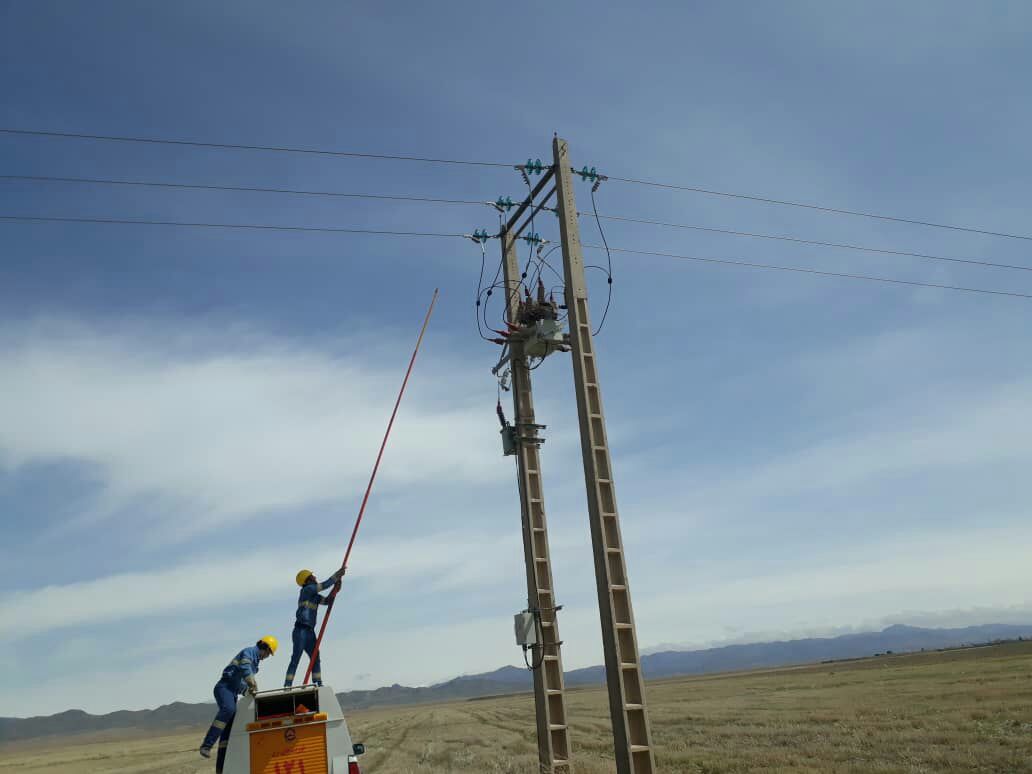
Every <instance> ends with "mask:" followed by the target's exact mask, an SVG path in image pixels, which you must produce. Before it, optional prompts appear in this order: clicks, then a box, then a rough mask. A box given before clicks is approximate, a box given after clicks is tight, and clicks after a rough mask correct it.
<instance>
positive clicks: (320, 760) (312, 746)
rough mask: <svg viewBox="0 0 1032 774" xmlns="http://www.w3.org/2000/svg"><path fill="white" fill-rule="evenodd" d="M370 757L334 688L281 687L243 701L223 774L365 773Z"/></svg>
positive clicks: (237, 713) (236, 718)
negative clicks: (365, 757)
mask: <svg viewBox="0 0 1032 774" xmlns="http://www.w3.org/2000/svg"><path fill="white" fill-rule="evenodd" d="M364 752H365V746H364V745H361V744H353V743H352V741H351V734H350V732H349V731H348V724H347V722H346V721H345V720H344V713H343V712H342V711H341V708H340V702H338V701H337V696H336V695H335V694H334V693H333V689H332V688H330V687H328V686H321V687H316V686H314V685H305V686H301V687H296V688H277V689H275V690H272V691H259V692H258V694H257V695H256V696H246V695H245V696H243V697H241V699H240V701H239V703H238V704H237V711H236V717H235V718H234V719H233V731H232V732H231V733H230V736H229V745H228V746H227V748H226V758H225V761H224V763H223V768H222V774H361V770H360V769H359V766H358V756H359V755H362V754H363V753H364Z"/></svg>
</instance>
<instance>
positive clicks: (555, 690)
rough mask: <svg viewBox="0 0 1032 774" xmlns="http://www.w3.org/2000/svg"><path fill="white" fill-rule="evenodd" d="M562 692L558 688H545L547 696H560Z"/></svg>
mask: <svg viewBox="0 0 1032 774" xmlns="http://www.w3.org/2000/svg"><path fill="white" fill-rule="evenodd" d="M561 693H562V691H560V690H559V689H558V688H547V689H545V695H546V696H558V695H559V694H561Z"/></svg>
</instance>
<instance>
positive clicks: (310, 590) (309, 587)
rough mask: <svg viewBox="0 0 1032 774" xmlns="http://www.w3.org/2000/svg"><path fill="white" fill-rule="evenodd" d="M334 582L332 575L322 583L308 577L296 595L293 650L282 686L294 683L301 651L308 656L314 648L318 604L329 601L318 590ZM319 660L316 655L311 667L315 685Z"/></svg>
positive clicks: (319, 674)
mask: <svg viewBox="0 0 1032 774" xmlns="http://www.w3.org/2000/svg"><path fill="white" fill-rule="evenodd" d="M336 582H337V581H336V580H335V579H334V578H332V577H331V578H328V579H327V580H324V581H323V582H322V583H315V582H314V581H313V580H311V579H309V581H308V582H307V583H305V585H304V586H302V587H301V593H300V594H298V596H297V615H296V616H295V618H296V620H295V622H294V632H293V635H292V637H291V639H292V640H293V641H294V650H293V652H292V653H291V654H290V663H289V664H288V665H287V676H286V678H285V679H284V680H283V687H284V688H289V687H290V686H292V685H293V684H294V672H295V671H296V670H297V664H298V662H299V661H300V660H301V653H302V651H303V652H305V653H307V654H308V658H311V657H312V651H313V650H315V620H316V616H317V613H318V610H319V605H328V604H329V603H330V601H329V599H328V598H327V597H324V596H321V595H320V594H319V592H320V591H325V590H326V589H328V588H329V587H330V586H332V585H333V584H334V583H336ZM321 662H322V657H321V656H319V655H317V656H316V658H315V666H313V667H312V682H313V683H314V684H315V685H322V663H321Z"/></svg>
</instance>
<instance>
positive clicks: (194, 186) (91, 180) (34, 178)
mask: <svg viewBox="0 0 1032 774" xmlns="http://www.w3.org/2000/svg"><path fill="white" fill-rule="evenodd" d="M0 180H26V181H31V182H43V183H86V184H90V185H112V186H118V185H124V186H142V187H147V188H175V189H186V190H198V191H231V192H241V191H245V192H252V193H275V194H292V195H296V196H329V197H338V198H344V199H383V200H390V201H404V202H432V203H434V204H477V205H484V204H488V205H489V204H491V202H488V201H474V200H472V199H438V198H434V197H430V196H401V195H393V194H364V193H345V192H340V191H302V190H297V189H293V188H261V187H256V186H239V185H205V184H200V183H166V182H161V181H154V180H115V179H109V178H95V177H50V176H46V175H0Z"/></svg>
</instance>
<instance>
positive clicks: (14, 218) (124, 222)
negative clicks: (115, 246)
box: [0, 215, 466, 238]
mask: <svg viewBox="0 0 1032 774" xmlns="http://www.w3.org/2000/svg"><path fill="white" fill-rule="evenodd" d="M0 220H4V221H8V222H14V223H102V224H105V225H117V226H180V227H184V228H232V229H255V230H259V231H315V232H321V233H330V234H377V235H380V236H413V237H460V238H465V236H466V235H465V234H443V233H437V232H430V231H387V230H382V229H370V228H337V227H333V226H274V225H268V224H259V223H187V222H183V221H178V220H128V219H121V218H58V217H44V216H34V215H0Z"/></svg>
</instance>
